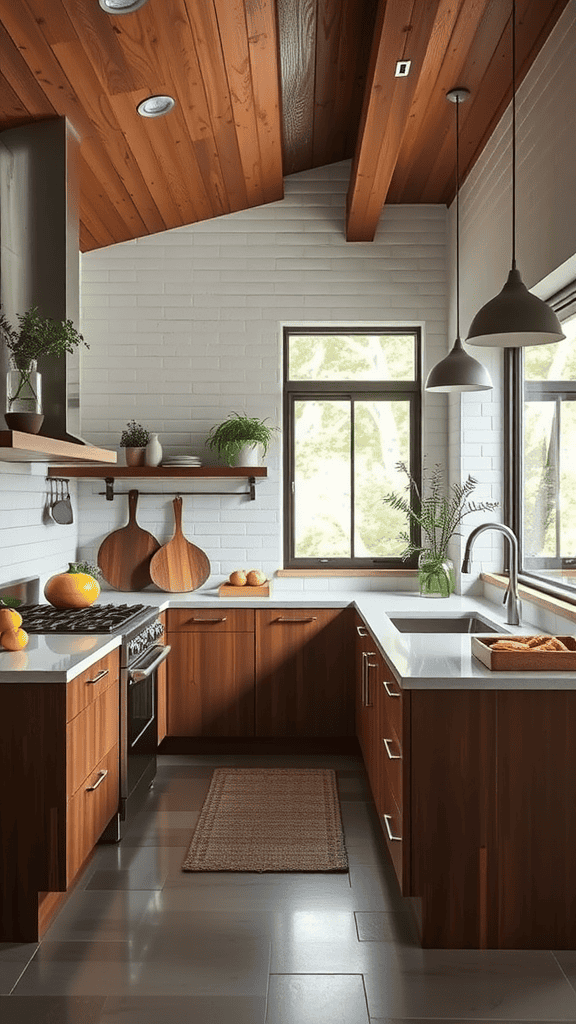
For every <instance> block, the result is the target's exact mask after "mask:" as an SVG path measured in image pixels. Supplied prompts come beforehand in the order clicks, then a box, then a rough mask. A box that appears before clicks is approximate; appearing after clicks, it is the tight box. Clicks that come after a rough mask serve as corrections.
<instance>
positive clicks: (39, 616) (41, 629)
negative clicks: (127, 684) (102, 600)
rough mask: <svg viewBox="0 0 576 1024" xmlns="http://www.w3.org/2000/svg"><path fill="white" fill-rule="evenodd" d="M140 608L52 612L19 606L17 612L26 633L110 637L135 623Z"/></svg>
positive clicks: (110, 606) (44, 607)
mask: <svg viewBox="0 0 576 1024" xmlns="http://www.w3.org/2000/svg"><path fill="white" fill-rule="evenodd" d="M145 607H146V605H143V604H104V605H96V606H92V607H90V608H74V609H68V608H65V609H63V608H53V607H52V605H46V604H21V605H20V606H19V607H18V611H19V612H20V615H21V616H22V620H23V621H22V626H23V628H24V629H25V630H26V632H27V633H113V632H114V631H115V630H118V629H120V628H123V627H124V626H126V625H127V624H128V623H129V622H132V620H133V619H136V618H137V617H138V616H139V615H140V614H141V612H142V611H143V610H144V609H145Z"/></svg>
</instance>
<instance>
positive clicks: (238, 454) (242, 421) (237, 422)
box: [206, 412, 279, 466]
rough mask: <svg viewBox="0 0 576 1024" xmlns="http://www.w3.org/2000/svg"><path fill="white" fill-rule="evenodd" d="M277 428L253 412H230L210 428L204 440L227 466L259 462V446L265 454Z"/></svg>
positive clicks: (253, 464)
mask: <svg viewBox="0 0 576 1024" xmlns="http://www.w3.org/2000/svg"><path fill="white" fill-rule="evenodd" d="M278 429H279V428H278V427H270V426H268V424H267V423H266V421H265V420H260V419H258V418H257V417H256V416H244V415H241V414H240V413H237V412H231V413H230V415H229V416H228V418H227V419H225V420H224V422H223V423H220V424H218V425H217V426H214V427H212V428H211V430H210V432H209V434H208V437H207V439H206V444H207V445H208V447H209V448H211V449H212V450H213V451H216V452H218V455H219V456H220V458H221V459H222V460H223V462H225V463H226V464H227V465H228V466H259V465H260V450H261V452H262V455H266V452H267V451H268V448H269V447H270V443H271V441H272V439H273V437H274V432H275V431H276V430H278ZM260 446H261V449H260Z"/></svg>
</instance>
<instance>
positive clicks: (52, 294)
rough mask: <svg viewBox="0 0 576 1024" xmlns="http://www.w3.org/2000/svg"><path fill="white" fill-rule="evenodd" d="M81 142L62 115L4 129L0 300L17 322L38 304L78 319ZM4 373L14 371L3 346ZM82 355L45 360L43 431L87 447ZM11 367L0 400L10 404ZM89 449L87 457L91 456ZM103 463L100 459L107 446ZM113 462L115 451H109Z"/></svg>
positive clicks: (41, 365) (59, 316) (0, 144)
mask: <svg viewBox="0 0 576 1024" xmlns="http://www.w3.org/2000/svg"><path fill="white" fill-rule="evenodd" d="M79 151H80V140H79V139H78V136H77V134H76V132H75V131H74V129H73V127H72V125H71V124H70V123H69V122H68V121H67V120H66V118H64V117H58V118H54V119H52V120H48V121H41V122H37V123H35V124H29V125H23V126H21V127H19V128H11V129H9V130H8V131H5V132H2V133H0V304H1V306H2V311H3V312H4V314H5V315H6V317H7V318H8V320H9V321H10V322H11V323H12V324H14V325H16V324H17V322H18V321H17V314H18V313H23V312H25V311H26V310H27V309H29V308H30V306H32V305H36V306H38V308H39V310H40V311H41V313H43V314H44V315H45V316H49V317H53V318H54V319H55V320H72V322H73V323H74V325H75V326H76V327H78V323H79V312H80V303H79V290H80V247H79V185H78V164H79ZM0 347H1V348H2V349H3V350H4V351H3V352H2V358H3V366H2V367H1V369H2V370H4V371H5V370H6V369H7V368H8V365H7V364H8V354H7V352H6V350H5V346H0ZM80 358H81V352H80V351H79V350H78V349H77V350H76V351H75V352H74V353H73V354H68V355H66V356H65V357H43V358H42V359H41V360H39V361H38V369H39V370H40V371H41V373H42V384H43V407H44V410H43V411H44V423H43V424H42V429H41V432H40V435H38V437H40V436H45V437H47V438H51V439H57V440H60V441H68V442H74V443H76V444H81V445H84V444H86V442H85V441H83V440H82V439H81V438H80V437H79V436H78V434H79V430H80V402H79V398H80ZM5 380H6V374H5V372H4V373H2V374H1V381H2V383H1V386H0V399H1V400H2V407H1V409H0V413H1V412H2V410H3V408H4V400H5V393H4V392H5ZM91 450H92V449H89V450H87V452H86V455H85V456H84V457H85V458H89V457H90V456H89V454H88V451H91ZM97 451H99V452H100V453H101V455H100V458H99V459H98V461H101V460H102V449H97ZM107 454H109V456H110V458H109V460H108V461H111V462H115V461H116V455H115V453H113V452H110V453H107Z"/></svg>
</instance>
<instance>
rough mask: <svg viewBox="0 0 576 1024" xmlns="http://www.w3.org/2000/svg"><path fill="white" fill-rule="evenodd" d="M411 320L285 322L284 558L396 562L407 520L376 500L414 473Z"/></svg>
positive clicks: (307, 562)
mask: <svg viewBox="0 0 576 1024" xmlns="http://www.w3.org/2000/svg"><path fill="white" fill-rule="evenodd" d="M420 422H421V382H420V332H419V330H418V329H417V328H411V329H403V330H396V329H391V328H387V327H385V326H383V327H378V328H370V330H366V328H362V327H355V328H353V327H351V328H340V327H337V328H335V327H330V328H323V329H319V328H318V329H310V328H291V327H286V328H285V329H284V480H285V502H284V513H285V514H284V564H285V566H286V568H312V569H314V568H318V569H326V568H354V567H357V568H400V567H401V566H406V565H409V566H410V565H412V564H414V565H415V564H416V563H415V562H414V561H404V562H403V561H402V559H401V558H400V554H401V552H402V551H403V549H404V548H405V546H406V544H405V541H402V540H401V539H400V536H399V535H400V533H401V531H402V530H406V521H405V519H404V518H403V517H402V516H401V514H400V513H398V512H396V511H395V510H392V509H390V508H389V506H386V505H384V503H383V501H382V499H383V497H384V495H385V494H387V493H388V492H389V491H391V490H395V491H404V490H405V487H406V477H405V476H404V475H403V474H402V473H401V472H399V471H398V469H397V463H398V462H404V463H405V464H406V465H407V466H408V467H409V469H410V472H411V473H412V476H413V477H414V478H415V479H416V480H418V481H420V479H421V461H420V451H421V445H420Z"/></svg>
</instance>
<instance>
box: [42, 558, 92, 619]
mask: <svg viewBox="0 0 576 1024" xmlns="http://www.w3.org/2000/svg"><path fill="white" fill-rule="evenodd" d="M99 593H100V584H99V583H98V582H97V580H95V579H94V577H93V576H90V574H89V573H87V572H81V571H79V570H78V569H77V568H76V564H75V563H74V562H70V567H69V569H68V572H61V573H57V575H56V576H51V577H50V579H49V580H48V582H47V584H46V586H45V587H44V597H45V598H46V600H47V601H49V603H50V604H51V605H53V606H54V608H88V607H89V605H91V604H94V601H95V600H96V598H97V597H98V595H99Z"/></svg>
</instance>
